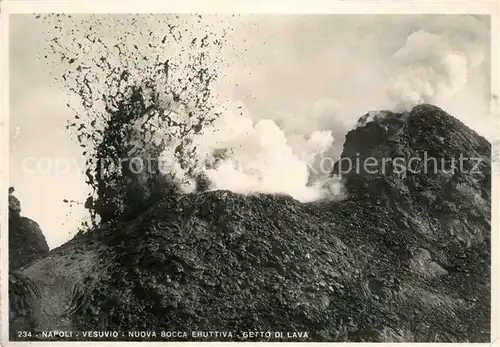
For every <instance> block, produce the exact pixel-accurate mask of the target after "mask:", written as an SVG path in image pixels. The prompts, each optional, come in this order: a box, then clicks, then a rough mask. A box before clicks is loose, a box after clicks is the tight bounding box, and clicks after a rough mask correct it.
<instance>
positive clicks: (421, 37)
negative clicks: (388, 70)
mask: <svg viewBox="0 0 500 347" xmlns="http://www.w3.org/2000/svg"><path fill="white" fill-rule="evenodd" d="M465 21H466V23H465V22H464V23H463V24H464V25H462V26H460V27H459V28H458V29H457V28H456V27H455V28H453V29H454V30H452V31H450V28H448V29H447V30H439V28H437V29H436V30H435V32H429V31H425V30H417V31H415V32H413V33H411V34H410V35H409V36H408V37H407V39H406V42H405V45H404V46H403V47H401V48H400V49H399V50H397V51H396V53H395V54H394V55H393V57H392V58H393V60H394V70H395V71H396V72H397V73H396V74H395V75H394V77H392V78H391V80H390V82H389V86H388V88H387V93H388V96H389V98H390V100H391V101H392V102H393V103H395V106H396V109H399V110H401V109H403V110H409V109H411V108H412V107H413V106H415V105H418V104H421V103H433V104H436V105H438V106H441V107H445V106H447V104H448V103H449V102H450V101H451V100H452V99H453V98H454V97H455V96H456V95H457V94H458V93H460V92H461V91H462V90H463V89H464V88H465V87H466V85H467V82H468V80H469V76H470V75H471V70H474V69H477V68H479V67H480V65H481V63H482V62H483V60H484V58H485V51H484V47H482V46H480V45H479V44H477V43H476V42H475V38H476V37H477V36H478V35H481V34H482V35H487V34H486V33H485V32H484V30H482V28H481V27H478V25H477V23H475V21H474V20H472V19H471V18H466V19H465ZM478 41H479V40H478Z"/></svg>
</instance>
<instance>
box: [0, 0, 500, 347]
mask: <svg viewBox="0 0 500 347" xmlns="http://www.w3.org/2000/svg"><path fill="white" fill-rule="evenodd" d="M0 6H1V7H0V9H1V34H2V35H1V42H0V47H1V63H2V73H1V76H2V78H1V82H2V84H1V88H0V90H1V94H0V107H1V118H0V141H1V143H0V149H1V150H2V153H1V160H2V162H1V163H0V164H1V165H0V192H2V193H1V194H0V226H2V228H1V234H0V242H1V248H0V249H1V250H8V240H7V237H6V236H7V235H8V234H7V230H8V229H7V222H8V218H7V214H8V201H7V200H8V197H7V187H8V183H7V182H8V174H9V172H8V167H9V165H8V159H7V158H8V152H9V136H8V132H9V119H8V117H7V115H8V114H9V113H8V112H9V102H8V101H9V89H8V76H9V69H8V66H9V61H8V58H9V57H8V42H9V16H8V14H14V13H35V12H36V13H51V12H59V13H62V12H68V13H165V12H173V13H192V12H197V13H235V14H236V13H240V14H248V13H275V14H280V13H287V14H293V13H297V14H298V13H332V14H333V13H337V14H362V13H363V14H417V13H419V14H465V13H469V14H489V15H491V27H492V30H491V40H492V41H491V63H492V66H491V74H492V78H491V81H492V89H491V90H492V93H493V94H495V95H499V91H500V81H499V78H500V76H499V63H500V54H499V53H500V52H499V49H500V41H499V37H500V36H499V33H500V25H499V12H500V11H499V10H500V2H499V0H492V1H474V0H469V1H432V2H431V1H406V2H402V1H359V0H343V1H342V0H337V1H335V0H268V1H257V0H246V1H245V0H189V1H188V0H168V2H167V1H146V0H142V1H141V0H138V1H109V0H108V1H104V0H99V1H98V0H85V1H82V0H73V1H72V0H67V1H43V0H38V1H23V0H10V1H7V0H4V1H3V2H2V0H0ZM496 116H500V115H496ZM499 124H500V121H499ZM498 141H499V142H497V143H496V145H495V147H496V148H493V150H497V151H498V150H499V149H500V148H499V143H500V130H499V136H498ZM499 167H500V165H499V163H492V202H491V211H492V237H491V245H492V252H491V255H492V258H491V261H492V264H491V271H492V276H491V279H492V281H491V296H492V301H491V319H492V320H491V341H492V342H491V343H489V344H479V343H475V344H468V345H469V346H484V345H497V344H498V345H500V326H499V323H500V299H499V297H498V295H495V293H500V283H499V281H500V274H499V270H500V263H499V260H500V254H499V250H500V242H499V241H500V239H499V235H498V232H499V231H500V230H499V216H498V212H499V211H500V205H499V200H498V198H499V193H500V185H499V183H498V178H499V177H500V175H499ZM7 253H8V252H7V251H3V252H0V261H1V264H0V270H1V271H0V280H1V282H0V289H1V296H0V299H1V300H0V305H1V307H0V308H1V311H0V313H1V315H0V334H1V340H0V341H1V342H0V345H1V346H4V345H6V344H7V343H8V344H9V345H12V346H28V345H31V344H35V345H37V346H38V345H40V346H52V345H57V346H77V345H80V344H82V345H88V344H95V345H99V346H121V345H123V344H127V345H129V346H138V345H140V344H144V343H146V344H148V345H160V344H161V345H163V344H168V345H171V346H174V345H175V346H176V345H185V344H190V345H205V344H207V343H206V342H205V343H203V342H57V343H54V342H35V343H30V342H8V330H7V326H8V310H7V306H8V291H7V284H8V276H7V273H8V254H7ZM2 343H3V344H2ZM209 344H212V345H228V344H240V343H231V342H211V343H209ZM262 344H263V343H257V342H245V346H255V345H262ZM266 344H279V345H283V344H284V343H274V342H270V343H266ZM301 344H304V345H306V344H311V343H301ZM329 344H330V343H329ZM331 344H335V345H345V346H349V345H352V344H353V343H331ZM358 345H360V343H358ZM363 345H369V344H363ZM384 345H386V344H384ZM387 345H397V346H402V345H406V344H401V343H394V344H393V343H390V344H387ZM412 345H427V344H423V343H414V344H412ZM432 345H435V344H432ZM447 345H453V344H447ZM457 345H459V344H457ZM460 345H463V344H460Z"/></svg>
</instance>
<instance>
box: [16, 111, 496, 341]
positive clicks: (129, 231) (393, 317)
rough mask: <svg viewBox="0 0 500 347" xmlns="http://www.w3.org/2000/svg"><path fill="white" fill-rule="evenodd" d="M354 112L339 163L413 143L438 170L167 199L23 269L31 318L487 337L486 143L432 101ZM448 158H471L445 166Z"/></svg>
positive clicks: (399, 152)
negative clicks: (321, 186)
mask: <svg viewBox="0 0 500 347" xmlns="http://www.w3.org/2000/svg"><path fill="white" fill-rule="evenodd" d="M365 118H368V116H367V117H365ZM366 120H367V119H362V120H361V122H360V125H359V127H358V128H357V129H355V130H353V131H351V132H349V133H348V134H347V137H346V144H345V146H344V151H343V155H342V156H343V158H344V160H343V161H341V162H339V163H338V164H337V165H336V167H335V169H336V170H339V168H342V167H343V166H342V165H345V163H346V159H345V158H351V159H353V160H354V159H356V158H360V160H361V159H363V160H364V159H365V158H368V157H373V158H376V161H377V162H381V161H382V159H383V158H391V159H392V158H397V157H400V158H402V159H399V160H400V161H404V160H406V161H409V160H410V159H411V158H422V156H424V154H425V153H427V156H428V157H436V158H444V159H443V162H444V166H443V167H442V168H441V167H439V168H438V170H430V169H428V170H427V171H426V172H423V171H421V172H418V170H417V169H419V168H420V169H422V166H423V165H424V164H423V162H421V163H420V165H421V166H420V167H419V166H415V167H413V169H412V170H411V172H410V171H409V170H404V171H401V169H400V168H399V167H398V165H395V164H394V162H393V161H392V160H390V161H388V162H387V164H386V165H387V168H386V169H387V170H386V171H384V172H382V170H381V169H380V170H378V171H374V170H358V171H356V170H351V171H349V172H346V170H344V174H343V176H344V178H345V181H346V188H347V190H348V193H349V194H348V197H347V198H346V199H345V200H344V201H336V202H332V201H330V202H325V201H322V202H316V203H309V204H303V203H300V202H298V201H296V200H294V199H292V198H289V197H285V196H271V195H254V196H242V195H238V194H234V193H231V192H226V191H216V192H203V193H197V194H189V195H181V196H170V197H165V198H164V199H162V200H161V201H160V202H159V203H158V204H155V205H154V206H151V207H150V208H149V209H148V210H147V211H145V212H144V213H142V214H141V215H140V216H139V217H138V218H136V219H134V220H132V221H123V222H120V223H112V224H107V225H103V226H101V228H100V229H98V230H93V231H90V232H88V233H86V234H83V235H80V236H78V237H77V238H75V239H73V240H72V241H70V242H68V243H67V244H65V245H64V246H62V247H60V248H58V249H56V250H54V251H52V252H51V253H50V254H49V256H47V257H46V258H44V259H41V260H39V261H37V262H36V263H34V264H32V265H31V266H29V267H28V268H26V269H24V271H23V273H22V275H23V276H25V277H23V278H22V280H23V281H24V280H25V279H29V281H32V283H34V287H36V288H38V292H39V293H41V294H40V295H39V297H38V298H37V299H36V301H37V303H38V304H37V307H38V309H36V308H33V312H34V313H33V315H32V316H31V317H30V319H31V322H32V323H31V324H32V326H33V327H34V329H45V330H46V329H48V327H54V326H57V322H58V317H59V324H60V326H63V327H64V329H72V330H82V331H83V330H116V331H120V332H124V336H121V335H120V337H119V338H120V339H134V338H132V337H130V338H129V337H128V335H127V334H128V333H127V332H128V331H133V330H135V331H138V330H140V331H155V332H156V333H157V334H158V335H157V337H156V338H152V339H153V340H158V339H160V337H159V336H160V332H161V331H162V330H165V331H166V330H168V331H181V332H187V338H177V339H175V338H171V339H170V340H194V339H195V338H193V337H192V335H191V334H192V332H193V331H231V332H232V333H233V337H232V340H241V339H244V337H243V336H244V335H243V334H242V333H243V332H246V331H283V332H285V336H286V332H294V331H295V332H298V331H300V332H303V331H306V332H308V337H307V338H306V339H302V340H301V339H294V340H292V341H386V342H387V341H393V342H396V341H406V342H413V341H423V342H431V341H432V342H435V341H441V342H445V341H446V342H456V341H462V342H463V341H470V342H486V341H489V339H490V332H489V330H490V196H491V190H490V145H489V143H488V142H487V141H486V140H484V139H483V138H482V137H480V136H478V135H477V134H476V133H474V132H473V131H471V130H470V129H468V128H467V127H466V126H465V125H463V124H462V123H460V122H459V121H457V120H456V119H454V118H453V117H451V116H449V115H448V114H446V113H445V112H443V111H442V110H440V109H439V108H436V107H434V106H430V105H421V106H418V107H415V108H414V109H413V110H412V111H411V112H410V113H405V114H396V113H390V112H387V113H383V114H379V117H378V118H376V119H373V120H370V121H366ZM460 154H462V156H463V157H465V158H468V159H469V160H468V161H467V163H466V164H464V165H465V167H464V169H463V170H457V169H456V168H455V169H452V168H451V167H452V166H453V165H451V164H452V160H451V159H452V158H455V157H457V156H458V157H460ZM476 159H478V160H477V161H478V162H479V164H478V168H477V170H472V165H475V163H471V162H472V161H475V160H476ZM372 161H373V159H372ZM413 162H415V165H417V164H418V163H416V160H414V161H413ZM425 165H431V164H429V163H428V162H427V163H425ZM472 171H473V172H472ZM47 269H50V270H47ZM11 300H12V298H11ZM48 307H51V310H52V311H51V314H45V313H43V312H46V311H47V309H46V308H48ZM37 312H42V313H37ZM64 317H69V320H68V319H65V318H64ZM63 318H64V319H63ZM21 323H22V322H19V323H18V324H21ZM54 324H55V325H54ZM59 329H61V328H60V327H59ZM101 340H102V339H101ZM205 340H228V339H224V338H221V337H212V338H210V337H208V338H205ZM254 340H266V339H265V338H264V337H258V338H257V339H254ZM273 340H274V339H273ZM282 340H287V339H286V338H283V339H282ZM288 341H291V340H288Z"/></svg>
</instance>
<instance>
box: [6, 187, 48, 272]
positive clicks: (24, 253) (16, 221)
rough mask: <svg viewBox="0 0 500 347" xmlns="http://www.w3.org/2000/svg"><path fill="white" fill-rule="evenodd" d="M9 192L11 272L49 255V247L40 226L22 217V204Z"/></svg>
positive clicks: (12, 190) (11, 191) (11, 190)
mask: <svg viewBox="0 0 500 347" xmlns="http://www.w3.org/2000/svg"><path fill="white" fill-rule="evenodd" d="M13 192H14V189H13V188H11V189H10V191H9V270H10V271H13V270H15V269H18V268H21V267H23V266H25V265H27V264H29V263H31V262H32V261H34V260H35V259H38V258H42V257H44V256H46V255H47V254H48V253H49V246H48V245H47V241H46V240H45V236H44V235H43V233H42V230H41V229H40V227H39V225H38V224H37V223H36V222H35V221H33V220H31V219H29V218H26V217H23V216H21V203H20V202H19V200H18V199H17V198H16V197H15V196H14V195H12V193H13Z"/></svg>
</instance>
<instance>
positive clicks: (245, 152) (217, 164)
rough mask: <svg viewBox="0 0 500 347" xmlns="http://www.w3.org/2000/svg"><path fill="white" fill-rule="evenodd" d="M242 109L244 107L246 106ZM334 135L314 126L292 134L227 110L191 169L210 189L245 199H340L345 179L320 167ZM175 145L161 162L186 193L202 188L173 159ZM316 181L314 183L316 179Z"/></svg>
mask: <svg viewBox="0 0 500 347" xmlns="http://www.w3.org/2000/svg"><path fill="white" fill-rule="evenodd" d="M240 109H241V107H240ZM333 141H334V138H333V136H332V132H331V131H330V130H315V129H314V127H310V128H309V130H308V131H302V133H296V132H286V131H285V130H284V129H283V128H280V127H279V126H278V124H277V123H276V122H275V121H274V120H272V119H260V120H256V121H254V120H253V119H252V118H251V117H249V116H245V115H244V113H243V112H239V113H238V112H231V111H227V112H225V113H223V114H222V115H221V117H220V118H218V119H217V120H216V121H215V122H214V123H213V126H210V127H208V128H206V129H204V131H203V132H202V133H200V134H198V135H194V136H193V138H192V142H191V144H190V147H191V148H196V151H194V153H195V156H194V157H193V158H192V160H191V162H190V166H191V167H193V166H195V172H196V173H202V174H204V175H205V177H206V178H208V180H209V182H210V183H209V184H210V186H209V189H211V190H219V189H227V190H231V191H233V192H236V193H241V194H254V193H271V194H286V195H290V196H292V197H293V198H295V199H297V200H300V201H303V202H308V201H314V200H318V199H324V198H334V197H340V196H341V194H342V192H343V189H342V184H341V182H340V181H339V180H337V179H335V178H332V177H330V172H331V170H332V164H333V163H332V162H329V165H324V166H325V167H324V170H323V172H319V171H318V170H316V169H315V168H314V165H315V162H316V161H317V160H318V158H319V157H320V156H322V155H325V154H326V153H327V152H328V151H329V150H330V149H331V147H332V144H333ZM173 147H175V146H169V148H168V149H166V150H165V151H164V152H163V153H162V155H161V157H162V159H163V161H164V162H165V163H168V165H170V167H171V170H172V173H173V174H174V176H175V178H176V179H177V180H178V182H179V183H180V186H181V188H182V189H183V190H184V191H185V192H190V191H193V190H194V188H195V187H196V184H195V182H194V180H193V179H192V178H189V177H188V175H187V172H186V170H184V169H182V168H181V165H180V164H179V163H178V162H177V161H176V160H174V161H173V162H172V159H173V157H174V155H173V150H172V148H173ZM313 173H314V174H316V176H315V177H316V178H315V179H314V180H311V176H312V174H313Z"/></svg>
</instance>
